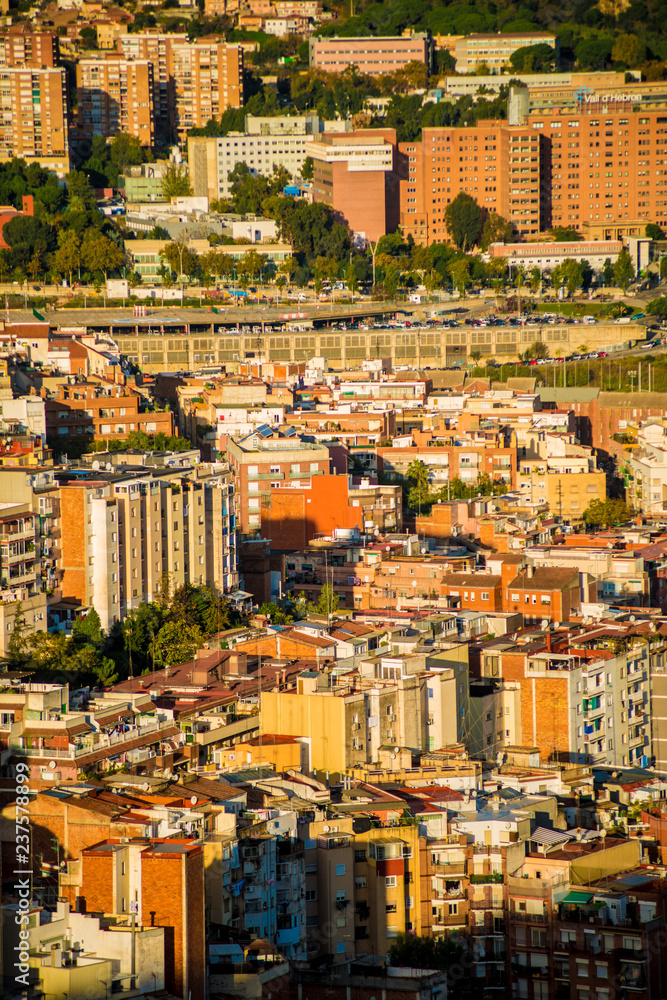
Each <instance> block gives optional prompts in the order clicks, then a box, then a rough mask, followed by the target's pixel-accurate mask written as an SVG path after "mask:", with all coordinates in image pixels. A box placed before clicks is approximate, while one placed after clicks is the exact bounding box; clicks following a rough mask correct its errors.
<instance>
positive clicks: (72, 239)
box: [53, 229, 81, 285]
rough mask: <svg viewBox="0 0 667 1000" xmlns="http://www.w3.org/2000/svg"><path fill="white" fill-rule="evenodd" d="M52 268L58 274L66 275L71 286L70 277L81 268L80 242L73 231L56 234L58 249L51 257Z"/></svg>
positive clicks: (62, 231) (64, 230)
mask: <svg viewBox="0 0 667 1000" xmlns="http://www.w3.org/2000/svg"><path fill="white" fill-rule="evenodd" d="M53 266H54V267H55V268H56V270H57V271H58V272H59V273H60V274H66V275H67V276H68V278H69V283H70V285H71V284H72V275H73V273H74V272H75V271H77V270H78V269H79V267H80V266H81V240H80V239H79V237H78V236H77V235H76V233H75V231H74V230H73V229H61V230H59V232H58V249H57V250H56V252H55V253H54V255H53Z"/></svg>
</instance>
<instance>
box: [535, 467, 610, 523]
mask: <svg viewBox="0 0 667 1000" xmlns="http://www.w3.org/2000/svg"><path fill="white" fill-rule="evenodd" d="M557 464H558V465H562V468H558V467H554V465H553V464H552V459H549V460H545V459H533V460H527V461H522V462H521V463H520V469H519V488H520V489H521V491H522V493H523V494H524V495H525V497H526V499H527V500H531V501H532V502H533V503H539V502H544V501H546V502H547V503H548V504H549V510H550V512H551V514H552V515H554V516H556V517H562V518H563V520H564V521H579V520H581V518H582V515H583V513H584V511H585V510H586V508H587V507H588V505H589V504H590V503H592V501H593V500H605V499H606V496H607V477H606V475H605V473H604V472H602V471H598V470H597V469H596V470H594V471H589V470H588V468H587V466H586V465H583V464H582V463H581V462H579V461H578V460H573V461H572V462H570V463H569V464H568V460H567V459H559V460H558V463H557Z"/></svg>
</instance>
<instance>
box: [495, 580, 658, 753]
mask: <svg viewBox="0 0 667 1000" xmlns="http://www.w3.org/2000/svg"><path fill="white" fill-rule="evenodd" d="M551 572H554V571H553V570H552V571H551ZM624 632H625V630H624V629H623V628H619V630H618V634H619V641H620V639H621V637H622V636H624ZM553 635H554V640H557V638H558V632H554V634H553ZM625 641H627V642H628V649H627V652H621V653H618V654H615V655H614V653H613V644H612V642H611V641H610V640H609V639H608V638H607V637H604V636H601V635H598V634H596V630H595V629H591V630H590V632H587V633H584V634H583V635H577V636H573V637H572V639H569V640H568V639H564V640H560V641H553V640H552V638H551V634H550V633H548V638H547V644H546V645H547V647H548V648H545V645H544V643H543V642H540V643H538V645H537V646H536V647H534V648H532V649H531V646H530V644H528V645H527V646H526V647H523V648H522V647H520V646H519V645H516V644H514V643H512V642H507V643H506V642H504V641H500V640H498V641H493V642H491V643H488V644H485V645H484V648H483V650H482V651H481V658H480V663H481V675H482V677H483V678H485V679H486V678H489V679H491V680H493V679H494V678H495V679H497V678H501V679H502V680H503V681H504V682H505V683H507V682H514V683H517V682H518V684H519V685H520V688H521V730H522V734H521V739H520V742H521V744H523V745H525V746H535V747H539V751H540V757H541V759H543V760H547V759H549V758H552V759H554V758H555V759H558V757H559V755H560V759H564V760H571V761H574V762H585V761H587V760H589V761H591V762H601V763H606V764H610V765H612V766H624V767H628V766H633V765H634V766H646V764H647V762H648V759H649V754H650V753H651V723H650V719H649V717H648V715H647V712H648V706H649V674H650V652H649V651H648V650H647V649H646V647H645V645H644V644H643V643H641V642H639V641H638V640H630V639H627V638H626V640H625ZM596 650H599V651H600V652H599V653H597V654H596V652H595V651H596ZM656 655H657V654H656ZM492 745H493V743H490V744H489V747H491V746H492Z"/></svg>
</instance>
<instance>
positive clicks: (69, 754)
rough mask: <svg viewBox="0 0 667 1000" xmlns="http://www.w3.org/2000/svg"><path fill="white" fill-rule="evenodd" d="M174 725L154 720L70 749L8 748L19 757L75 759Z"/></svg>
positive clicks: (157, 732) (159, 731)
mask: <svg viewBox="0 0 667 1000" xmlns="http://www.w3.org/2000/svg"><path fill="white" fill-rule="evenodd" d="M173 726H174V723H173V722H172V721H171V720H169V721H167V722H156V723H153V724H152V725H148V726H138V727H137V728H136V729H131V730H129V732H126V733H115V734H113V735H112V736H107V735H104V736H103V737H102V739H100V740H99V741H98V742H96V743H89V744H87V745H86V746H84V747H76V748H72V749H67V750H64V749H58V748H48V747H21V746H11V745H10V747H9V749H10V750H11V752H12V753H13V754H15V755H16V756H19V757H52V758H53V759H54V760H56V759H61V760H76V759H78V758H79V757H87V756H88V754H91V753H96V752H97V751H98V750H106V749H108V748H109V747H114V746H122V745H123V744H124V743H129V742H131V741H132V740H136V739H143V738H144V737H145V736H151V735H153V734H159V733H161V732H164V731H165V730H167V729H170V728H172V727H173Z"/></svg>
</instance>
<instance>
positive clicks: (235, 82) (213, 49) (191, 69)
mask: <svg viewBox="0 0 667 1000" xmlns="http://www.w3.org/2000/svg"><path fill="white" fill-rule="evenodd" d="M171 52H172V60H173V78H174V108H175V112H174V129H175V132H176V135H177V136H178V138H180V139H184V138H185V136H186V133H187V132H188V130H189V129H191V128H201V127H203V126H204V125H206V124H207V122H209V121H210V120H211V118H220V116H221V115H222V114H223V113H224V112H225V111H226V110H227V108H241V107H243V48H242V46H241V45H228V44H227V43H226V42H224V41H221V40H220V39H219V38H218V37H217V36H211V37H207V38H198V39H197V40H196V41H195V42H193V43H192V44H190V43H189V42H180V43H177V44H174V45H172V48H171Z"/></svg>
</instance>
